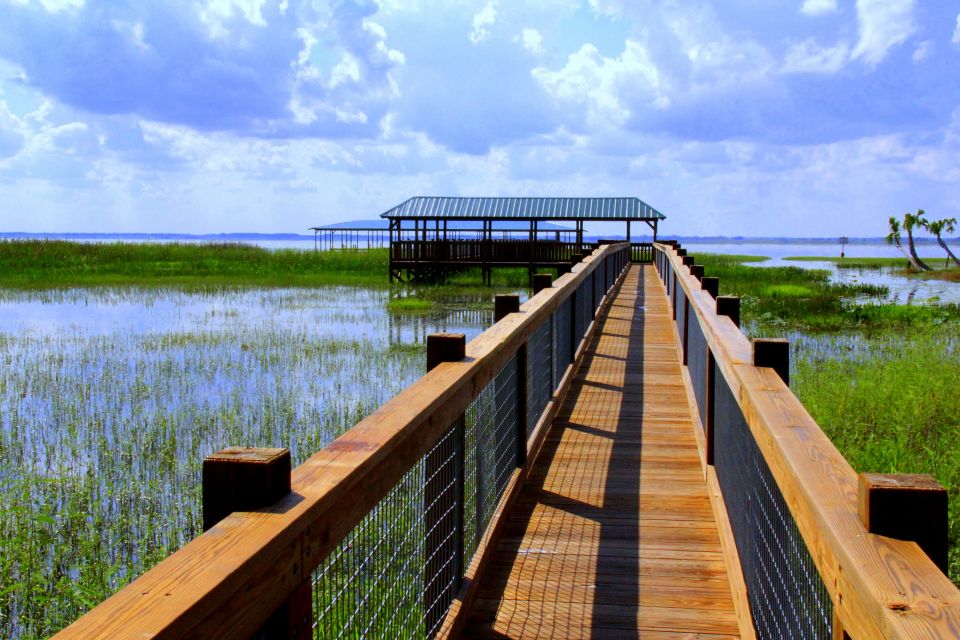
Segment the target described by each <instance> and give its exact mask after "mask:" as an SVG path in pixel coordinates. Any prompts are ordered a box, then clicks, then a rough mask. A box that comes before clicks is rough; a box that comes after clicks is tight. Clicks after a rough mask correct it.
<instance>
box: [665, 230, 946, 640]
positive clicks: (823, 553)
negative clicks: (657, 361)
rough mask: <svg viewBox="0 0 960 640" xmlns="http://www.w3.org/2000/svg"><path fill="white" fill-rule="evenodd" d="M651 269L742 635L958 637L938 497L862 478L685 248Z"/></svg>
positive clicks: (935, 490) (910, 484)
mask: <svg viewBox="0 0 960 640" xmlns="http://www.w3.org/2000/svg"><path fill="white" fill-rule="evenodd" d="M654 259H655V264H656V268H657V269H658V271H659V273H660V276H661V279H662V281H663V283H664V286H665V287H666V290H667V294H668V296H669V297H670V300H671V304H672V306H673V314H674V318H675V321H676V328H677V333H676V337H677V341H678V343H679V347H680V349H681V353H682V354H683V360H684V364H685V365H686V367H685V372H686V374H685V375H687V380H688V384H689V386H690V388H691V389H692V397H691V399H690V401H691V404H692V408H694V409H695V411H694V412H693V413H694V414H695V415H696V416H698V417H699V419H700V422H701V427H702V436H701V443H700V444H701V450H702V455H703V457H704V458H705V460H704V462H705V468H706V474H707V480H708V484H709V486H710V489H711V493H712V496H711V497H712V499H713V501H714V507H715V509H714V510H715V514H717V515H718V520H720V521H721V522H720V524H721V531H722V535H721V538H722V540H723V542H724V550H725V555H726V557H727V559H728V561H729V562H728V569H729V570H730V573H731V575H732V576H733V577H734V583H735V584H739V588H738V589H736V593H735V594H734V595H735V601H736V603H737V606H738V613H739V614H740V615H741V621H742V622H745V623H746V624H742V625H741V630H743V631H745V635H746V636H750V635H752V634H753V633H754V632H755V634H756V637H760V638H778V639H779V638H804V639H813V638H824V639H827V640H831V639H842V638H845V637H850V638H853V640H867V639H873V638H898V639H899V638H902V639H907V638H960V592H958V590H957V588H956V587H955V586H954V585H953V584H952V583H951V582H950V580H949V579H948V578H947V576H946V575H944V573H943V571H942V570H941V568H943V569H944V570H945V565H946V496H945V493H944V492H943V490H942V487H939V486H938V485H937V484H936V482H935V481H933V480H932V479H931V478H929V477H926V478H924V477H918V476H881V475H875V474H861V475H860V476H859V477H858V475H857V473H855V472H854V470H853V468H851V466H850V464H849V463H848V462H847V461H846V459H844V457H843V456H842V455H841V454H840V452H839V451H838V450H837V449H836V447H834V445H833V444H832V443H831V442H830V440H829V439H828V438H827V436H826V435H825V434H824V433H823V431H822V430H821V429H820V427H819V426H818V425H817V424H816V422H815V421H814V420H813V418H811V417H810V415H809V414H808V413H807V411H806V410H805V409H804V407H803V405H802V404H801V403H800V401H799V400H798V399H797V398H796V396H794V394H793V393H792V392H791V391H790V388H789V386H788V375H789V373H788V372H789V366H788V353H789V350H788V345H787V344H786V342H785V341H763V340H754V341H752V342H751V341H749V340H747V338H746V337H745V336H744V335H743V333H741V332H740V329H739V299H737V298H732V297H724V296H718V295H717V292H718V282H717V279H716V278H711V277H709V275H707V274H704V268H703V266H698V265H696V264H695V260H694V258H693V257H691V256H688V255H686V252H685V251H684V250H683V249H681V248H678V247H677V246H675V245H674V246H671V245H667V244H657V245H655V256H654ZM918 485H919V486H918ZM897 505H899V506H897ZM896 509H902V511H899V512H897V511H895V510H896ZM891 510H894V511H891ZM915 541H916V542H915ZM918 543H919V544H918ZM921 544H922V545H923V547H921V546H920V545H921ZM928 554H929V555H928ZM931 557H932V558H933V559H931ZM938 565H939V567H938Z"/></svg>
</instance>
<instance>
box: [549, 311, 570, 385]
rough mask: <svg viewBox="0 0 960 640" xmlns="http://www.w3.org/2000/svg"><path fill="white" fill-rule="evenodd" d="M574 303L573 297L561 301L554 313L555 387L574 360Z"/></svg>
mask: <svg viewBox="0 0 960 640" xmlns="http://www.w3.org/2000/svg"><path fill="white" fill-rule="evenodd" d="M572 305H573V298H567V299H566V300H564V301H563V302H562V303H560V306H559V307H557V310H556V311H555V312H554V313H553V327H554V334H555V335H556V350H557V355H556V357H555V358H554V359H553V362H554V364H555V365H556V375H555V377H554V388H556V386H558V385H559V384H560V380H562V379H563V374H564V372H565V371H566V370H567V367H568V366H569V365H570V361H571V360H573V355H572V354H573V351H572V349H571V345H572V344H573V326H572V324H573V323H572V313H573V312H572V310H571V309H572Z"/></svg>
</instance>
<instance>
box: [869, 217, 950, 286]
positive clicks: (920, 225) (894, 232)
mask: <svg viewBox="0 0 960 640" xmlns="http://www.w3.org/2000/svg"><path fill="white" fill-rule="evenodd" d="M889 224H890V233H888V234H887V242H888V243H890V244H892V245H895V246H896V247H897V248H898V249H900V251H901V252H902V253H903V255H905V256H906V257H907V260H908V261H909V262H910V266H911V267H913V268H914V269H916V270H917V271H929V270H930V267H929V266H928V265H927V263H925V262H924V261H923V260H921V259H920V256H918V255H917V249H916V247H915V246H914V242H913V232H914V230H915V229H916V230H919V229H925V230H926V231H927V232H929V233H932V234H933V235H934V236H936V238H937V242H938V243H939V244H940V246H941V247H942V248H943V250H944V251H946V252H947V257H948V259H949V260H952V261H953V263H954V265H956V266H958V267H960V259H957V256H955V255H954V254H953V251H951V250H950V247H949V246H947V243H946V242H944V241H943V234H944V233H947V234H952V233H954V232H955V231H956V229H957V219H956V218H943V219H941V220H927V218H926V212H925V211H924V210H923V209H917V212H916V213H905V214H903V222H901V221H900V220H897V217H896V216H890V220H889ZM901 229H902V230H903V231H906V232H907V248H906V249H904V248H903V238H902V236H901Z"/></svg>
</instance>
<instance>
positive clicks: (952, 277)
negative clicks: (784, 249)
mask: <svg viewBox="0 0 960 640" xmlns="http://www.w3.org/2000/svg"><path fill="white" fill-rule="evenodd" d="M784 260H794V261H796V262H832V263H833V264H835V265H837V268H838V269H887V268H889V269H896V270H897V274H898V275H902V276H909V277H912V278H926V279H933V280H948V281H951V282H960V268H956V267H953V266H951V265H950V264H948V263H947V262H946V260H945V259H944V258H923V261H924V262H925V263H926V264H927V265H928V266H930V268H931V269H932V270H931V271H914V270H913V269H911V268H910V263H909V262H907V259H906V258H835V257H826V256H790V257H788V258H784Z"/></svg>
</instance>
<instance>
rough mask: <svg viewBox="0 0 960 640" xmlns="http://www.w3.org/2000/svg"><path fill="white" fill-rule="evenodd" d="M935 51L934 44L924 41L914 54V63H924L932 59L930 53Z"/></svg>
mask: <svg viewBox="0 0 960 640" xmlns="http://www.w3.org/2000/svg"><path fill="white" fill-rule="evenodd" d="M932 51H933V42H932V41H930V40H924V41H923V42H921V43H920V44H919V45H918V46H917V48H916V49H915V50H914V52H913V61H914V62H915V63H919V62H923V61H924V60H926V59H927V58H929V57H930V53H931V52H932Z"/></svg>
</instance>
